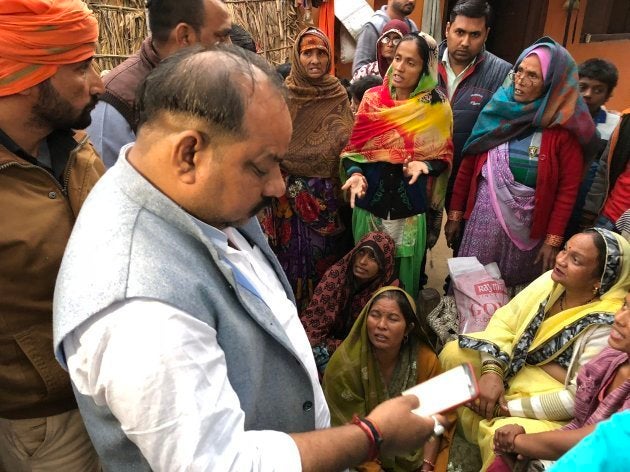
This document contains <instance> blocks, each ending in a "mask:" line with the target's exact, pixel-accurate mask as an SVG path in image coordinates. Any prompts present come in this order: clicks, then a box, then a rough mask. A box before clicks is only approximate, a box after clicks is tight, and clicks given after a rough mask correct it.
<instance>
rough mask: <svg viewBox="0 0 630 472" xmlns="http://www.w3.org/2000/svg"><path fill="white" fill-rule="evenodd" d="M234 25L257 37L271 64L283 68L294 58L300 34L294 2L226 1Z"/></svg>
mask: <svg viewBox="0 0 630 472" xmlns="http://www.w3.org/2000/svg"><path fill="white" fill-rule="evenodd" d="M224 2H225V4H226V5H227V7H228V9H229V10H230V12H231V13H232V21H234V22H235V23H238V24H239V25H241V26H243V28H245V29H246V30H247V31H249V33H250V34H251V35H252V36H253V37H254V40H255V41H256V44H257V45H258V47H259V48H260V49H261V54H263V55H264V56H265V57H266V58H267V60H268V61H270V62H271V63H272V64H282V63H283V62H286V61H287V60H288V59H289V58H290V57H291V48H292V47H293V43H294V42H295V37H296V36H297V34H298V33H299V32H300V26H299V20H300V18H299V16H298V12H297V9H296V8H295V2H294V0H224Z"/></svg>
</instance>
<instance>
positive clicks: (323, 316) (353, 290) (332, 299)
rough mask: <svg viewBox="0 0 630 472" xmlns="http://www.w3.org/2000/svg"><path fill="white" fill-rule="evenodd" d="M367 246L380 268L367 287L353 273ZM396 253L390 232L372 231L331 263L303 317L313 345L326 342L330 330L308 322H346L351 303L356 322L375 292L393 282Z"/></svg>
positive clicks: (326, 323) (328, 323) (325, 323)
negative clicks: (318, 327) (341, 318)
mask: <svg viewBox="0 0 630 472" xmlns="http://www.w3.org/2000/svg"><path fill="white" fill-rule="evenodd" d="M365 246H368V247H370V248H372V250H373V251H374V254H375V255H376V259H377V261H378V262H379V271H378V274H377V275H376V277H375V278H374V279H373V280H371V281H370V282H368V283H367V284H366V285H365V286H360V287H355V281H354V276H353V273H352V266H353V263H354V256H355V255H356V253H357V252H358V251H359V249H361V248H363V247H365ZM395 254H396V243H395V242H394V240H393V239H392V238H391V237H390V236H389V235H388V234H386V233H380V232H372V233H367V234H366V235H365V236H363V237H362V238H361V239H360V240H359V242H358V243H357V244H356V246H355V247H354V249H352V251H350V252H349V253H348V254H346V255H345V256H343V258H341V259H340V260H339V261H338V262H336V263H335V264H333V265H332V266H330V268H329V269H328V270H327V271H326V272H325V273H324V276H323V277H322V279H321V280H320V282H319V283H318V284H317V287H316V288H315V292H314V293H313V298H312V299H311V301H310V303H309V304H308V307H307V308H306V310H304V312H303V313H302V315H301V316H300V318H301V319H302V322H303V323H304V325H305V327H306V331H307V333H308V334H309V338H310V341H311V345H312V346H313V347H316V346H319V345H322V344H324V343H326V339H325V337H326V336H327V335H329V334H330V331H329V330H326V329H322V330H321V331H320V330H317V329H315V330H313V329H311V325H312V324H313V325H314V323H310V322H309V321H310V320H318V323H317V324H318V326H328V325H330V324H331V323H334V322H335V321H338V320H339V321H342V322H346V320H340V317H341V316H342V315H343V313H342V312H343V311H344V309H345V308H346V307H347V305H348V304H349V305H350V306H349V307H348V308H349V309H348V310H347V313H346V315H347V316H350V319H351V323H352V322H354V320H355V319H357V317H358V316H359V313H360V312H361V309H362V308H363V307H364V306H365V304H366V303H367V302H368V300H369V299H370V297H371V296H372V294H373V293H374V291H375V290H377V289H378V288H380V287H383V286H384V285H391V284H392V282H393V281H394V267H395V262H394V256H395ZM349 326H350V325H349ZM333 331H334V328H333ZM316 334H319V335H316Z"/></svg>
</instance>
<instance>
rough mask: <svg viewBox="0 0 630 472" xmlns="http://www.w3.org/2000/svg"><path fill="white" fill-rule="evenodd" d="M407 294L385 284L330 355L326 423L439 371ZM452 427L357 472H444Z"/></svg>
mask: <svg viewBox="0 0 630 472" xmlns="http://www.w3.org/2000/svg"><path fill="white" fill-rule="evenodd" d="M421 326H422V325H421V324H420V321H419V319H418V317H417V315H416V306H415V303H414V302H413V299H412V298H411V297H410V296H409V294H408V293H407V292H405V291H404V290H402V289H401V288H399V287H394V286H387V287H383V288H381V289H379V290H377V291H376V292H374V295H373V296H372V298H371V299H370V301H368V302H367V304H366V305H365V307H364V308H363V310H362V311H361V314H360V315H359V317H358V318H357V320H356V321H355V323H354V325H353V326H352V330H351V331H350V334H348V337H347V338H346V339H345V341H344V342H343V343H341V345H340V346H339V347H338V348H337V350H336V351H335V353H334V354H333V355H332V357H331V359H330V362H329V363H328V367H327V368H326V370H325V372H324V394H325V395H326V400H327V402H328V406H329V408H330V416H331V423H332V424H333V425H342V424H347V423H349V422H350V421H351V420H352V418H353V415H358V416H365V415H367V414H368V413H369V412H370V411H372V410H373V409H374V408H375V407H376V406H377V405H379V404H380V403H382V402H384V401H385V400H387V399H389V398H393V397H397V396H398V395H400V394H401V392H403V391H404V390H406V389H408V388H410V387H413V386H414V385H416V384H418V383H420V382H424V381H426V380H428V379H430V378H431V377H434V376H436V375H438V374H439V373H441V371H442V370H441V368H440V362H439V361H438V358H437V356H436V355H435V353H434V352H433V350H432V349H431V348H430V347H429V344H428V339H427V336H426V333H424V332H423V331H422V328H421ZM451 421H452V427H450V428H449V431H447V432H446V433H445V434H444V436H442V437H438V438H434V439H433V440H432V441H429V442H428V443H427V444H425V445H424V447H420V448H418V449H417V450H416V451H414V452H413V453H412V454H409V455H406V456H395V457H393V456H391V457H387V456H380V457H378V459H377V460H376V461H373V462H366V463H364V464H362V465H361V466H360V467H358V468H357V470H359V471H361V472H380V471H382V470H384V471H386V472H412V471H413V472H415V471H432V470H436V471H440V472H445V471H446V465H447V462H448V453H449V445H450V439H451V437H452V434H453V431H454V417H452V418H451Z"/></svg>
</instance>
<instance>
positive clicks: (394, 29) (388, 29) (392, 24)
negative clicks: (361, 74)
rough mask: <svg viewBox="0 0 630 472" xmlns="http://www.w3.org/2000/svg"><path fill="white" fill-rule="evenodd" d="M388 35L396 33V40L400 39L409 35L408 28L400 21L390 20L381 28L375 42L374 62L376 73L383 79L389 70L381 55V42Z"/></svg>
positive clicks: (385, 60)
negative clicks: (381, 31)
mask: <svg viewBox="0 0 630 472" xmlns="http://www.w3.org/2000/svg"><path fill="white" fill-rule="evenodd" d="M390 33H396V34H397V35H398V38H399V39H402V37H403V36H405V35H407V34H409V26H408V25H407V23H405V22H404V21H402V20H390V21H388V22H387V23H385V26H383V33H382V34H381V35H380V36H379V37H378V39H377V40H376V62H378V72H379V74H381V77H383V78H385V74H386V73H387V69H389V63H388V62H387V59H385V58H384V57H383V56H382V55H381V52H382V51H381V48H382V47H383V43H381V40H382V39H383V38H384V37H385V36H387V35H388V34H390ZM394 49H396V48H394Z"/></svg>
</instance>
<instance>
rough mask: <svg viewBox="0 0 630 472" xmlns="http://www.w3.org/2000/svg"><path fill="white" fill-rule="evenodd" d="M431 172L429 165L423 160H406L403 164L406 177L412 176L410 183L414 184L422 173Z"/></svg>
mask: <svg viewBox="0 0 630 472" xmlns="http://www.w3.org/2000/svg"><path fill="white" fill-rule="evenodd" d="M428 173H429V166H427V165H426V164H425V163H424V162H422V161H406V162H405V163H404V164H403V174H404V176H405V177H411V180H409V185H413V184H415V183H416V181H417V180H418V177H420V176H421V175H422V174H428Z"/></svg>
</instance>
